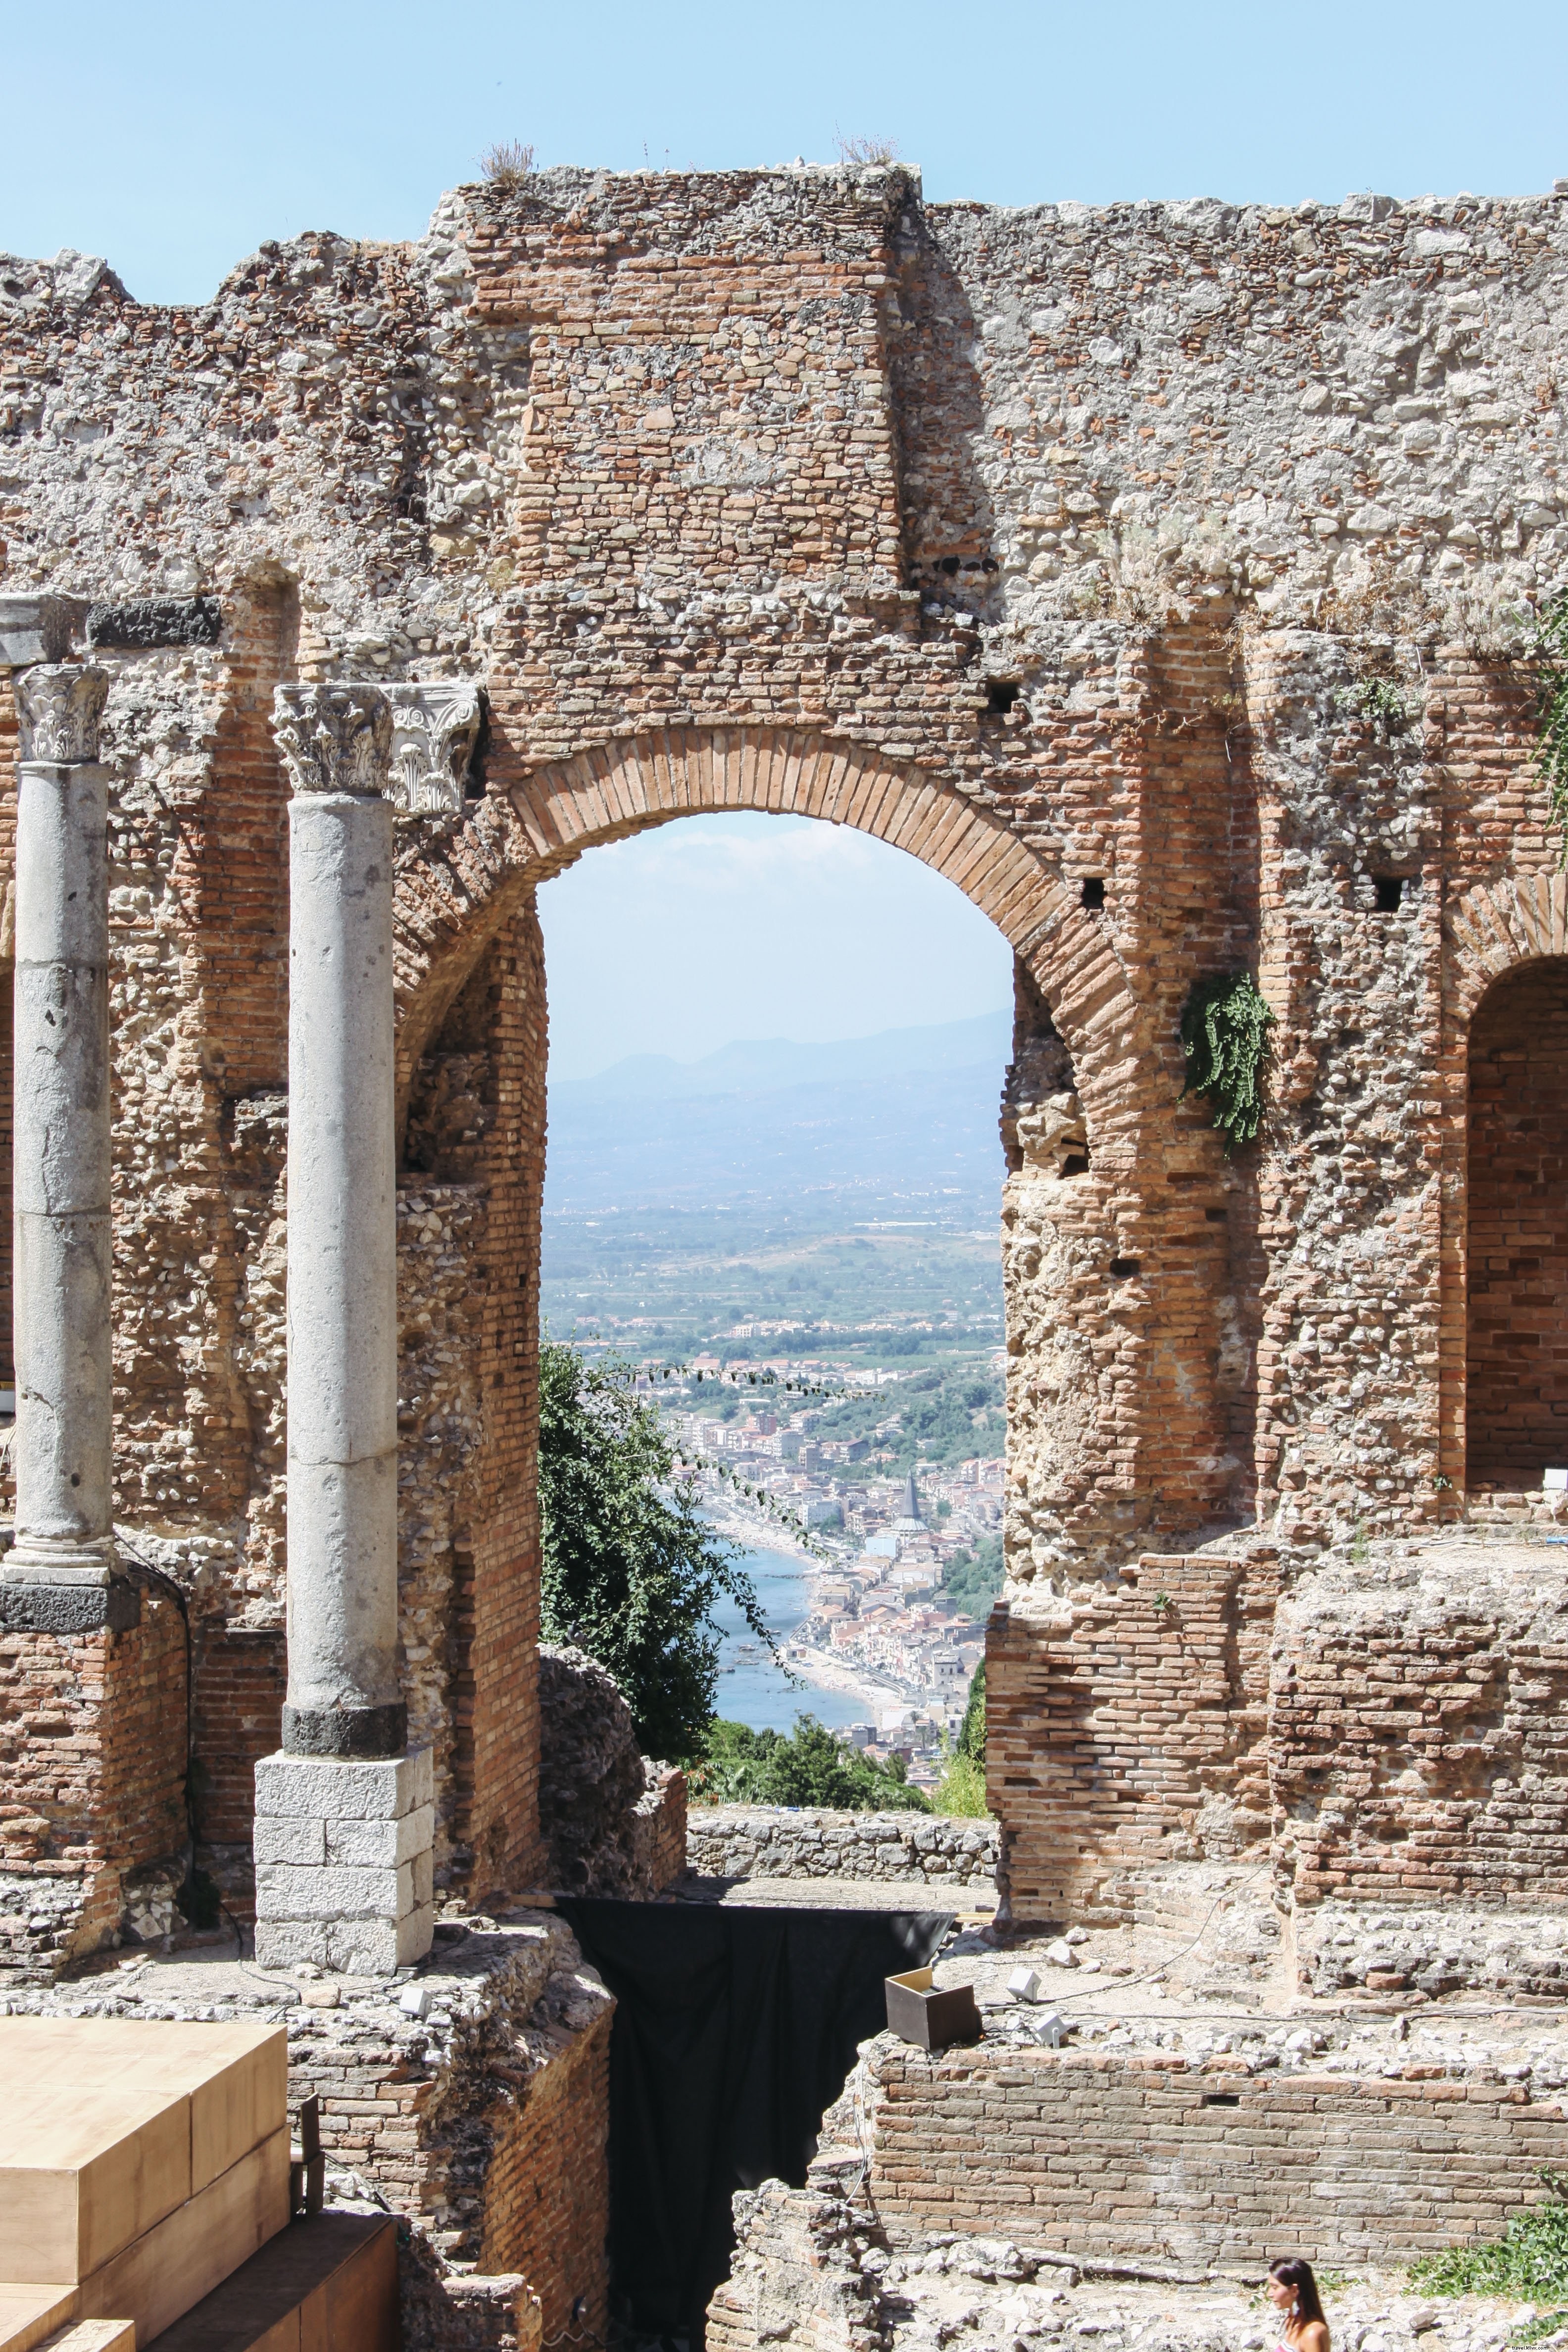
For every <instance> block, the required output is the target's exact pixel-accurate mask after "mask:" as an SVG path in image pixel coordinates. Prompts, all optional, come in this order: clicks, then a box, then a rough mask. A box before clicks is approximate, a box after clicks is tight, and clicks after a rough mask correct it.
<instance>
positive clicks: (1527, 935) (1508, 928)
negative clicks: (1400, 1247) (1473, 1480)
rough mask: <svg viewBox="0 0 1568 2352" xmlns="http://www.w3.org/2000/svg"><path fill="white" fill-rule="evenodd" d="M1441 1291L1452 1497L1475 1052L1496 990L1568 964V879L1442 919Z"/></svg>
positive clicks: (1518, 884)
mask: <svg viewBox="0 0 1568 2352" xmlns="http://www.w3.org/2000/svg"><path fill="white" fill-rule="evenodd" d="M1443 945H1444V955H1443V1012H1444V1021H1443V1053H1442V1062H1441V1066H1440V1071H1439V1078H1438V1083H1439V1087H1440V1088H1441V1094H1442V1102H1443V1202H1442V1221H1443V1222H1442V1287H1443V1315H1442V1325H1441V1336H1440V1341H1439V1356H1440V1378H1439V1393H1440V1407H1439V1410H1440V1417H1441V1429H1440V1438H1439V1454H1440V1462H1441V1469H1442V1475H1443V1476H1444V1477H1445V1479H1446V1480H1447V1484H1448V1486H1449V1489H1450V1490H1451V1491H1453V1492H1454V1493H1456V1494H1458V1495H1463V1494H1464V1493H1465V1492H1466V1491H1467V1489H1468V1445H1467V1431H1468V1419H1469V1410H1468V1408H1469V1380H1468V1338H1469V1313H1468V1307H1469V1207H1470V1202H1469V1169H1468V1161H1469V1047H1470V1025H1471V1023H1472V1021H1473V1019H1474V1016H1475V1013H1476V1009H1477V1007H1478V1006H1479V1003H1480V1002H1481V999H1482V998H1483V997H1484V996H1485V995H1486V993H1487V991H1488V990H1489V988H1490V987H1491V986H1492V984H1493V982H1496V981H1499V980H1501V979H1503V978H1504V977H1505V976H1506V975H1507V974H1508V973H1510V972H1512V971H1518V970H1519V969H1520V967H1521V965H1524V964H1528V963H1532V962H1535V961H1539V960H1540V959H1542V958H1543V957H1546V956H1568V875H1564V874H1563V873H1562V872H1560V871H1558V870H1556V869H1555V868H1546V869H1542V870H1541V871H1539V872H1536V873H1533V874H1531V873H1524V874H1505V875H1503V876H1501V877H1500V878H1499V879H1498V880H1497V881H1495V882H1481V883H1478V884H1476V886H1475V887H1474V888H1472V889H1469V890H1466V891H1464V892H1463V893H1461V894H1460V895H1459V896H1458V897H1456V898H1454V899H1452V900H1451V901H1450V903H1449V905H1448V906H1447V908H1446V909H1445V910H1444V917H1443Z"/></svg>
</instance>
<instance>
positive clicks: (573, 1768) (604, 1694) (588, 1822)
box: [539, 1643, 686, 1897]
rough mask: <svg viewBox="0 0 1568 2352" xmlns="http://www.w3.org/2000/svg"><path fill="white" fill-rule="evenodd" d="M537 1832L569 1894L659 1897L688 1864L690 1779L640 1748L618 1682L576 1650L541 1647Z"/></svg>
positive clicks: (565, 1646) (554, 1881)
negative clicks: (686, 1834) (687, 1796)
mask: <svg viewBox="0 0 1568 2352" xmlns="http://www.w3.org/2000/svg"><path fill="white" fill-rule="evenodd" d="M539 1710H540V1743H541V1754H540V1768H539V1827H540V1833H541V1835H542V1838H543V1840H544V1842H545V1844H546V1846H547V1848H548V1850H549V1867H550V1870H551V1873H552V1885H554V1886H555V1887H557V1888H558V1889H559V1890H560V1892H561V1893H563V1894H565V1895H620V1896H624V1897H637V1896H643V1895H657V1894H658V1893H660V1892H661V1890H662V1889H663V1888H664V1887H666V1886H668V1884H669V1882H670V1880H671V1879H672V1878H674V1877H676V1876H678V1875H679V1872H680V1871H681V1870H682V1869H683V1868H684V1866H685V1840H684V1837H683V1836H682V1835H681V1833H680V1832H681V1831H682V1830H683V1828H684V1822H685V1788H686V1782H685V1777H684V1775H683V1774H681V1773H679V1772H676V1771H674V1770H672V1769H671V1768H670V1767H669V1766H668V1765H666V1764H657V1763H655V1762H654V1761H653V1760H652V1759H651V1758H648V1757H645V1756H643V1755H642V1754H641V1753H640V1752H639V1750H638V1748H637V1731H636V1728H635V1727H634V1725H633V1722H632V1713H631V1709H630V1707H629V1706H627V1705H626V1700H625V1699H624V1698H623V1697H622V1696H621V1693H620V1689H619V1686H618V1685H617V1684H616V1679H615V1676H614V1675H612V1674H610V1673H609V1672H608V1671H607V1669H606V1668H605V1667H604V1666H602V1665H600V1664H598V1663H597V1662H596V1660H595V1659H593V1658H590V1657H589V1656H588V1654H587V1653H586V1652H585V1651H584V1650H579V1649H575V1648H574V1647H573V1646H572V1645H571V1644H570V1643H566V1644H553V1643H541V1644H540V1650H539Z"/></svg>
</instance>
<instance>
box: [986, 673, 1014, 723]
mask: <svg viewBox="0 0 1568 2352" xmlns="http://www.w3.org/2000/svg"><path fill="white" fill-rule="evenodd" d="M1017 699H1018V689H1017V688H1016V686H1011V685H1009V684H1008V683H1007V682H1006V681H1005V679H1003V678H998V677H994V678H993V679H992V680H991V681H990V683H989V685H988V686H987V687H986V688H985V708H986V710H987V711H988V712H989V714H990V716H991V717H992V718H993V719H1005V717H1006V716H1007V713H1008V712H1009V710H1011V709H1012V708H1013V705H1014V704H1015V703H1016V701H1017Z"/></svg>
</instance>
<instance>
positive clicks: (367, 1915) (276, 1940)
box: [256, 1748, 436, 1976]
mask: <svg viewBox="0 0 1568 2352" xmlns="http://www.w3.org/2000/svg"><path fill="white" fill-rule="evenodd" d="M434 1800H435V1772H434V1769H433V1765H432V1760H431V1753H430V1750H429V1748H406V1749H405V1751H404V1753H403V1754H402V1755H401V1756H386V1757H329V1756H289V1755H283V1754H279V1755H275V1756H264V1757H263V1758H262V1759H261V1760H260V1761H259V1763H258V1765H257V1767H256V1957H257V1959H258V1961H259V1962H260V1964H261V1965H262V1966H263V1967H264V1968H291V1967H293V1966H295V1965H296V1964H297V1963H298V1962H300V1961H301V1960H313V1961H314V1962H315V1964H316V1965H317V1967H318V1968H323V1969H334V1970H336V1971H338V1972H339V1973H341V1974H342V1975H346V1976H391V1975H393V1974H394V1973H395V1970H396V1969H405V1968H411V1967H412V1966H413V1965H414V1963H415V1962H416V1960H421V1959H423V1958H424V1957H425V1955H426V1952H427V1951H428V1950H429V1949H430V1945H431V1941H432V1938H433V1937H434V1934H435V1927H436V1908H435V1903H434V1899H433V1896H434V1889H433V1886H432V1883H431V1874H432V1866H433V1860H434V1856H433V1852H432V1848H433V1843H434V1839H435V1829H436V1811H435V1802H434Z"/></svg>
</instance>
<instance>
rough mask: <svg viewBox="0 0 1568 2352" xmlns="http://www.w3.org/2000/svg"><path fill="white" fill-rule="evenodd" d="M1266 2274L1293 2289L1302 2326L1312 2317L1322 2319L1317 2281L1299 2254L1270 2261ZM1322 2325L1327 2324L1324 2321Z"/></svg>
mask: <svg viewBox="0 0 1568 2352" xmlns="http://www.w3.org/2000/svg"><path fill="white" fill-rule="evenodd" d="M1268 2275H1269V2277H1270V2278H1271V2279H1278V2280H1279V2284H1280V2285H1281V2286H1288V2287H1289V2288H1291V2289H1292V2290H1293V2292H1294V2294H1295V2297H1296V2316H1297V2318H1298V2319H1300V2321H1301V2323H1302V2325H1303V2326H1310V2325H1311V2323H1312V2321H1313V2320H1314V2319H1322V2317H1323V2298H1322V2296H1321V2294H1319V2293H1318V2282H1317V2280H1316V2279H1315V2278H1314V2277H1313V2276H1312V2265H1311V2263H1307V2262H1303V2261H1302V2259H1301V2257H1300V2254H1292V2255H1290V2256H1289V2259H1288V2260H1287V2261H1285V2262H1282V2263H1269V2265H1268ZM1324 2325H1325V2326H1326V2325H1327V2322H1326V2321H1325V2322H1324Z"/></svg>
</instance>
